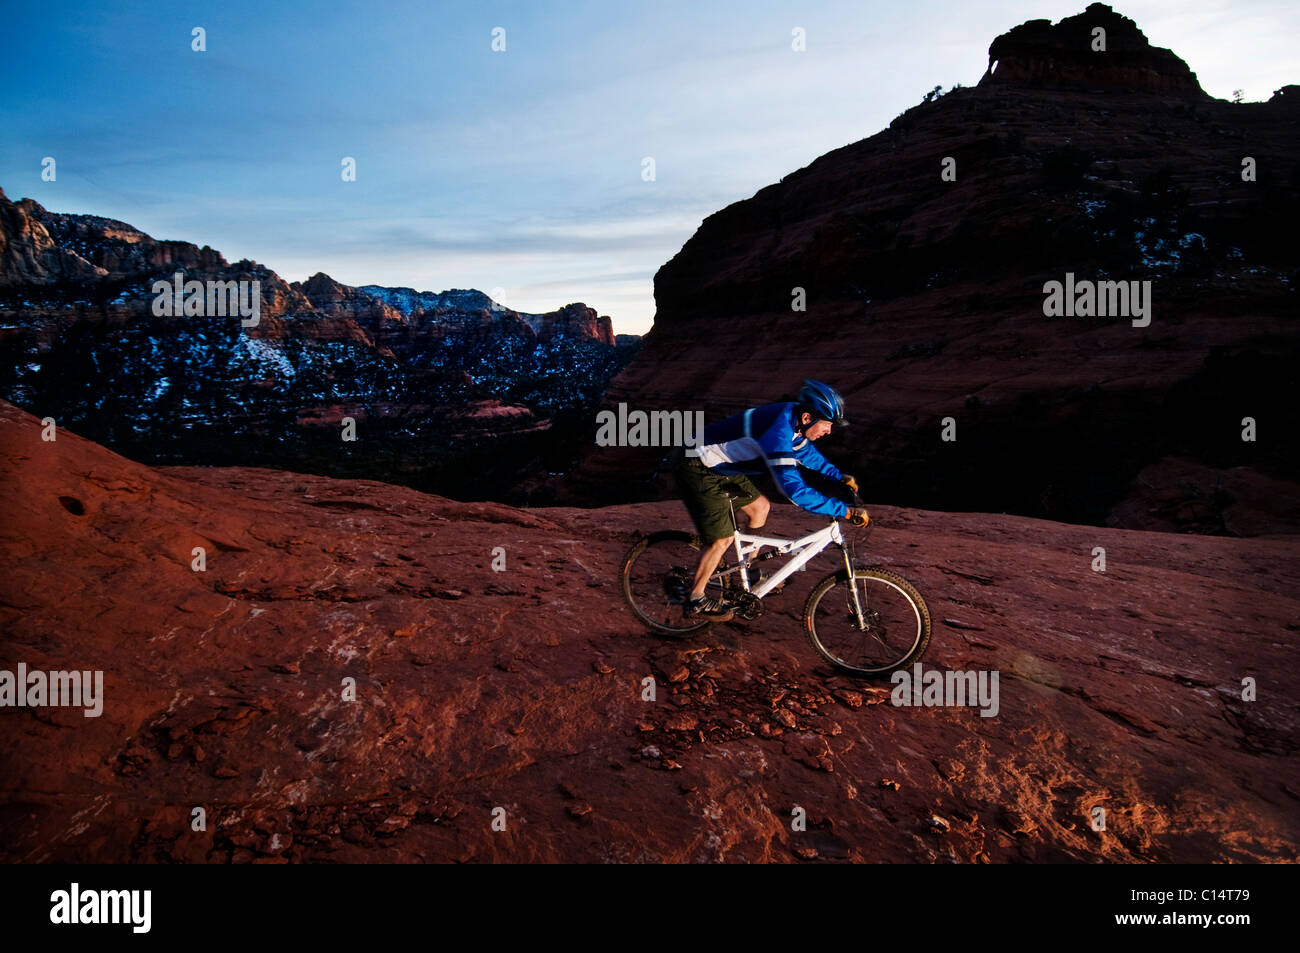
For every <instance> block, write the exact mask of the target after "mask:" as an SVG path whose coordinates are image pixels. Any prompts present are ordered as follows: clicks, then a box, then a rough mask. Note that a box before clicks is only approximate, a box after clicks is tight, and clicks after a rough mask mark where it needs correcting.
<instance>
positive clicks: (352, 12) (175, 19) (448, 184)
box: [0, 0, 1300, 333]
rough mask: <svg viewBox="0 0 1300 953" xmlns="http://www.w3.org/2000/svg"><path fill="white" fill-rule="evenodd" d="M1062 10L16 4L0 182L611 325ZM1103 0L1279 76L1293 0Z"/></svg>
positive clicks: (296, 264)
mask: <svg viewBox="0 0 1300 953" xmlns="http://www.w3.org/2000/svg"><path fill="white" fill-rule="evenodd" d="M1086 5H1087V0H1072V2H1058V0H1042V2H1024V0H1018V2H1001V0H989V2H982V3H964V2H937V0H936V2H926V0H915V2H911V0H909V2H906V3H897V2H891V3H876V2H869V0H868V2H864V0H857V2H825V3H816V4H812V3H788V2H787V3H777V2H770V3H769V2H760V0H755V2H721V3H707V4H706V3H703V2H700V0H695V2H676V0H666V2H665V0H655V2H654V3H631V2H629V3H624V2H605V3H595V2H553V3H547V2H542V0H531V2H525V3H493V2H482V3H475V2H466V3H458V4H451V3H437V2H432V3H430V2H425V3H420V2H409V3H408V2H392V3H383V2H371V3H337V4H331V3H319V4H317V3H312V4H307V3H303V4H283V3H282V4H277V3H272V2H262V3H247V2H243V0H223V2H219V3H184V2H180V3H173V4H163V3H156V4H144V3H110V4H102V3H95V4H91V3H55V2H51V3H41V4H22V5H16V4H15V5H10V6H9V7H8V8H6V10H5V11H4V13H3V14H2V15H0V24H2V25H3V29H2V30H0V33H2V34H3V36H0V47H2V48H3V50H2V52H3V55H2V56H0V90H3V92H2V93H0V129H3V134H2V135H0V187H3V188H4V190H5V192H6V194H8V195H9V197H10V198H12V199H17V198H21V197H31V198H34V199H36V200H37V201H39V202H41V203H42V204H43V205H45V206H46V207H47V208H49V209H51V210H54V211H60V212H87V213H92V214H96V215H104V216H108V217H111V218H116V219H120V220H122V221H126V222H129V223H130V224H132V225H134V226H136V227H137V228H140V229H142V230H144V231H146V232H148V233H149V234H151V235H153V236H154V237H156V238H164V239H179V240H184V241H191V242H194V243H196V244H199V245H205V244H206V245H211V246H212V247H214V248H216V249H218V250H219V251H221V252H222V253H223V254H224V255H225V256H226V257H227V258H228V259H230V260H232V261H233V260H236V259H239V258H252V259H254V260H256V261H259V262H261V263H263V264H265V265H267V266H268V267H270V268H272V269H274V270H275V271H277V272H278V273H279V274H280V275H282V276H283V277H284V278H286V279H287V280H291V281H292V280H300V279H303V278H306V277H307V276H309V275H310V274H312V273H314V272H316V271H324V272H326V273H328V274H330V275H332V276H333V277H334V278H336V279H338V280H339V281H342V282H344V283H346V284H351V285H360V284H384V285H406V286H411V287H415V288H416V289H418V290H430V291H441V290H443V289H446V288H452V287H457V288H468V287H474V288H479V289H480V290H483V291H487V292H488V293H490V294H493V296H494V297H497V298H498V299H499V300H501V301H502V302H503V303H504V304H506V305H508V306H510V307H512V308H516V309H518V310H522V311H548V310H551V309H553V308H557V307H559V306H561V305H563V304H566V303H568V302H570V301H579V300H580V301H585V302H586V303H587V304H588V305H590V306H592V307H594V308H596V309H597V310H598V311H600V312H601V313H602V314H609V315H611V316H612V317H613V318H614V326H615V329H616V330H618V331H631V332H638V333H639V332H644V331H645V330H647V329H648V328H649V326H650V322H651V319H652V317H653V314H654V297H653V277H654V273H655V271H657V270H658V268H659V267H660V266H661V265H662V264H663V263H664V262H666V261H667V260H668V259H669V258H671V257H672V256H673V255H674V254H675V253H676V252H677V250H678V249H679V248H680V247H681V246H682V244H683V243H685V241H686V240H687V239H688V238H690V236H691V234H692V233H693V232H694V231H695V229H696V228H697V227H698V226H699V224H700V222H701V221H702V220H703V219H704V218H705V217H706V216H708V215H709V214H711V213H712V212H714V211H716V210H718V209H720V208H722V207H724V206H726V205H728V204H730V203H732V202H735V201H738V200H740V199H744V198H748V197H749V196H751V195H753V194H754V192H756V191H758V190H759V189H760V188H762V187H763V186H765V185H768V184H770V183H772V182H775V181H777V180H778V179H780V178H781V176H783V175H785V174H787V173H789V172H791V171H794V170H795V169H798V168H801V167H803V166H805V165H807V164H808V163H809V162H811V161H812V160H813V159H815V158H816V157H817V156H819V155H822V154H823V153H825V152H828V151H830V150H831V149H835V148H838V147H839V146H842V145H845V144H846V143H849V142H854V141H857V140H859V139H862V138H865V137H867V136H870V135H873V134H874V133H876V132H878V131H879V130H880V129H882V128H883V127H885V126H887V125H888V124H889V122H890V120H892V119H893V118H894V117H895V116H896V115H897V114H898V113H900V112H902V111H903V110H904V109H906V108H908V107H910V106H912V105H915V104H916V103H917V102H919V101H920V99H921V97H922V95H923V94H924V93H925V92H926V91H927V90H929V89H931V88H932V87H934V86H935V85H942V86H944V87H945V88H947V87H950V86H952V85H953V84H954V83H958V82H960V83H962V84H963V85H968V86H969V85H973V84H974V83H975V82H977V81H978V80H979V77H980V75H981V74H982V73H983V71H984V68H985V66H986V63H987V53H988V45H989V43H990V42H991V41H992V40H993V38H994V37H995V36H996V35H998V34H999V33H1002V32H1005V31H1006V30H1008V29H1010V28H1011V27H1012V26H1015V25H1016V24H1018V23H1021V22H1023V21H1024V20H1027V19H1032V18H1050V19H1052V20H1054V21H1055V20H1059V19H1061V18H1062V17H1065V16H1070V15H1073V14H1075V13H1078V12H1080V11H1081V10H1082V9H1083V8H1084V7H1085V6H1086ZM1111 5H1112V6H1114V7H1115V9H1117V10H1118V11H1119V12H1121V13H1123V14H1124V15H1126V16H1129V17H1131V18H1133V19H1134V20H1136V21H1137V24H1138V26H1139V28H1141V29H1142V30H1143V31H1144V32H1145V33H1146V35H1147V37H1148V39H1150V40H1151V42H1152V43H1154V44H1155V45H1157V46H1165V47H1169V48H1172V49H1173V50H1174V52H1175V53H1177V54H1179V55H1180V56H1182V57H1183V59H1185V60H1186V61H1187V62H1188V65H1189V66H1190V67H1191V68H1192V70H1193V71H1195V72H1196V73H1197V75H1198V77H1199V79H1200V81H1201V85H1202V86H1203V87H1204V88H1205V89H1206V90H1207V91H1208V92H1210V93H1211V94H1212V95H1215V96H1220V97H1223V98H1227V97H1229V96H1230V95H1231V93H1232V90H1234V89H1237V88H1240V89H1243V90H1244V92H1245V98H1246V99H1248V100H1256V99H1267V98H1268V97H1269V95H1271V93H1272V91H1273V90H1274V89H1276V88H1278V87H1279V86H1282V85H1284V84H1286V83H1296V82H1300V69H1297V60H1296V58H1295V56H1294V55H1293V51H1292V49H1291V48H1290V47H1291V44H1292V43H1293V41H1294V38H1295V37H1296V36H1300V4H1295V3H1293V2H1291V0H1286V2H1271V0H1259V2H1253V3H1246V4H1242V3H1232V2H1226V0H1224V2H1220V0H1207V2H1198V0H1186V2H1182V0H1151V2H1136V3H1125V2H1118V0H1117V2H1114V3H1112V4H1111ZM196 26H199V27H203V28H204V30H206V45H207V50H206V51H205V52H195V51H193V50H192V49H191V30H192V29H193V28H194V27H196ZM495 27H502V28H504V30H505V45H506V49H505V50H504V51H503V52H494V51H493V50H492V49H491V44H492V31H493V29H494V28H495ZM796 27H800V28H802V29H803V30H804V31H805V35H806V38H807V41H806V42H807V50H806V51H805V52H802V53H796V52H794V51H793V50H792V49H791V31H792V30H793V29H794V28H796ZM45 156H53V157H54V158H55V159H56V161H57V163H58V165H57V179H56V181H54V182H44V181H42V180H41V175H40V173H41V160H42V158H43V157H45ZM345 156H350V157H353V158H355V160H356V168H357V178H356V181H355V182H344V181H342V178H341V176H340V171H341V161H342V159H343V158H344V157H345ZM646 156H651V157H653V158H654V160H655V180H654V181H653V182H647V181H645V180H644V179H643V178H642V160H643V158H644V157H646Z"/></svg>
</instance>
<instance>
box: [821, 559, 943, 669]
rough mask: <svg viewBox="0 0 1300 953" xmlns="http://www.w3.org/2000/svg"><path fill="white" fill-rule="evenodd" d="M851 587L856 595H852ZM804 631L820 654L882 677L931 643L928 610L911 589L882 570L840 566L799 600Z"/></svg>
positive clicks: (845, 666)
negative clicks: (851, 582) (852, 569)
mask: <svg viewBox="0 0 1300 953" xmlns="http://www.w3.org/2000/svg"><path fill="white" fill-rule="evenodd" d="M855 590H856V599H855ZM803 611H804V630H805V632H807V634H808V641H809V642H811V643H812V647H813V648H815V649H816V650H817V652H818V654H819V655H821V657H822V658H824V659H826V661H828V662H830V663H831V664H832V665H834V666H835V667H836V668H838V669H840V670H842V671H845V672H849V673H850V674H853V675H862V676H874V675H886V674H888V673H890V672H892V671H894V670H895V669H899V668H902V667H904V666H905V665H909V664H911V663H912V662H915V661H916V660H917V659H919V658H920V657H921V656H922V655H924V654H925V649H926V647H927V646H928V645H929V644H930V610H929V609H928V608H927V607H926V605H925V600H924V599H922V598H921V594H920V593H919V592H917V591H916V587H915V586H913V585H912V584H911V583H910V582H908V581H907V580H906V579H904V578H903V577H902V576H899V575H896V574H894V573H892V572H890V571H889V570H887V569H881V568H879V567H878V566H873V567H871V568H869V569H864V568H856V569H855V570H854V572H853V585H852V586H850V585H849V575H848V572H847V571H846V570H843V569H841V570H840V571H839V572H837V573H832V574H831V575H829V576H827V577H826V578H825V579H823V580H822V581H821V582H819V583H818V584H817V585H816V587H815V588H814V589H813V591H812V592H811V593H810V594H809V595H808V601H807V603H805V604H804V610H803Z"/></svg>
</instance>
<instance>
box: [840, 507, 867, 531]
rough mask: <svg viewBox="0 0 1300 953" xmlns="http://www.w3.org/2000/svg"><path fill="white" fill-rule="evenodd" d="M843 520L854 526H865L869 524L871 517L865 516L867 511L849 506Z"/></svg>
mask: <svg viewBox="0 0 1300 953" xmlns="http://www.w3.org/2000/svg"><path fill="white" fill-rule="evenodd" d="M845 519H847V520H848V521H849V522H850V523H852V524H853V525H854V526H866V525H867V524H868V523H869V522H871V517H869V516H867V511H866V510H865V509H863V508H862V507H860V506H850V507H849V511H848V513H846V514H845Z"/></svg>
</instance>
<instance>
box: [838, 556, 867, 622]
mask: <svg viewBox="0 0 1300 953" xmlns="http://www.w3.org/2000/svg"><path fill="white" fill-rule="evenodd" d="M841 550H842V551H843V553H844V570H845V572H847V573H848V574H849V592H850V593H852V594H853V601H852V606H851V607H852V609H853V621H854V622H855V623H856V624H857V627H858V631H859V632H865V631H866V629H867V622H866V619H865V618H864V617H863V614H862V600H861V599H860V598H859V597H858V580H857V578H856V577H855V576H854V574H853V557H852V556H851V555H850V554H849V548H848V547H847V546H843V547H841Z"/></svg>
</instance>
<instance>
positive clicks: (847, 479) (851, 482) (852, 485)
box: [840, 473, 858, 493]
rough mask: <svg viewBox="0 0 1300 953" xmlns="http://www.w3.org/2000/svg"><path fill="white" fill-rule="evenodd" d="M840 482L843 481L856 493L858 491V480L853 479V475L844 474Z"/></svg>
mask: <svg viewBox="0 0 1300 953" xmlns="http://www.w3.org/2000/svg"><path fill="white" fill-rule="evenodd" d="M840 482H841V483H843V484H844V485H845V486H847V487H848V488H849V489H850V490H852V491H853V492H854V493H857V492H858V481H857V480H855V479H853V477H851V476H849V475H848V474H847V473H846V474H844V476H842V477H840Z"/></svg>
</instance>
